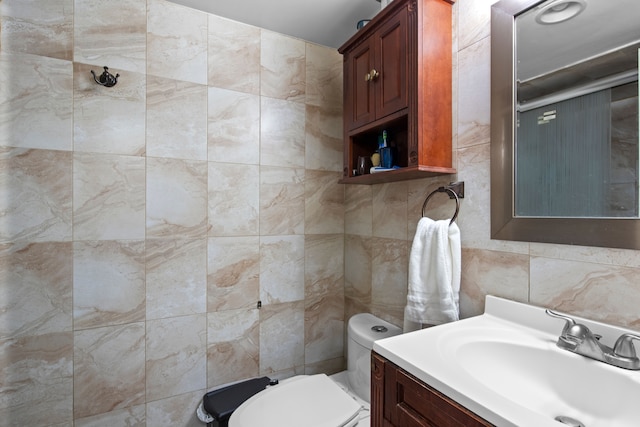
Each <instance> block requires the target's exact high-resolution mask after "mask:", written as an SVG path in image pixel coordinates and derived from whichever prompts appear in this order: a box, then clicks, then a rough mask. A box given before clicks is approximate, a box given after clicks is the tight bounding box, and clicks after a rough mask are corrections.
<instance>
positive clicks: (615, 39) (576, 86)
mask: <svg viewBox="0 0 640 427" xmlns="http://www.w3.org/2000/svg"><path fill="white" fill-rule="evenodd" d="M622 6H623V5H620V4H617V3H616V6H615V7H612V5H611V2H610V1H608V0H553V1H550V0H547V1H545V2H542V3H540V4H538V5H536V6H535V7H533V8H531V9H529V10H527V11H526V12H524V13H522V14H520V15H518V16H517V17H516V20H515V21H516V22H515V26H516V58H515V59H516V84H517V89H516V93H517V100H516V128H517V129H516V146H515V169H514V172H515V188H516V193H515V215H516V216H524V217H526V216H530V217H546V216H552V217H596V218H601V217H638V210H639V201H638V156H639V152H638V83H637V80H638V47H639V46H640V25H638V23H637V19H636V17H635V16H634V15H635V14H634V13H630V12H631V11H632V10H633V9H631V10H629V9H625V8H624V7H622ZM630 7H632V8H633V7H637V5H630ZM596 30H597V31H596Z"/></svg>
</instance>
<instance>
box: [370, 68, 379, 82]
mask: <svg viewBox="0 0 640 427" xmlns="http://www.w3.org/2000/svg"><path fill="white" fill-rule="evenodd" d="M369 74H370V75H371V80H375V79H377V78H378V77H380V73H379V72H378V71H377V70H376V69H375V68H374V69H373V70H371V72H370V73H369Z"/></svg>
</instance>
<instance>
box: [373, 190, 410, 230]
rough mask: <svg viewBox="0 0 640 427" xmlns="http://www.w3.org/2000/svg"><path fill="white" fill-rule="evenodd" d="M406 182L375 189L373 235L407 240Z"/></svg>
mask: <svg viewBox="0 0 640 427" xmlns="http://www.w3.org/2000/svg"><path fill="white" fill-rule="evenodd" d="M407 185H408V184H407V182H406V181H401V182H394V183H390V184H380V185H375V186H374V187H373V202H372V204H373V235H374V236H375V237H387V238H390V239H404V240H407V200H408V198H407V197H408V187H407Z"/></svg>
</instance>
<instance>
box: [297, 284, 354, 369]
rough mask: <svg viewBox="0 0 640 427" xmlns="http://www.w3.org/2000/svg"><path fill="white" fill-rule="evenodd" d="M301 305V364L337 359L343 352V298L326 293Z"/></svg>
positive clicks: (342, 296)
mask: <svg viewBox="0 0 640 427" xmlns="http://www.w3.org/2000/svg"><path fill="white" fill-rule="evenodd" d="M305 304H306V306H307V307H306V308H305V312H304V313H305V314H304V330H305V340H304V362H305V365H306V364H314V363H320V362H323V361H328V360H334V359H337V360H340V358H341V357H342V355H343V354H344V351H345V347H344V334H345V320H344V295H342V294H341V293H336V294H327V295H324V296H322V297H319V298H311V299H310V301H305Z"/></svg>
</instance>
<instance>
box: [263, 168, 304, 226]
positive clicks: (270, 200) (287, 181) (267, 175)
mask: <svg viewBox="0 0 640 427" xmlns="http://www.w3.org/2000/svg"><path fill="white" fill-rule="evenodd" d="M304 179H305V171H304V170H303V169H290V168H279V167H268V166H262V167H260V234H261V235H263V236H264V235H283V234H303V233H304V204H305V202H304Z"/></svg>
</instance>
